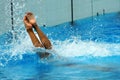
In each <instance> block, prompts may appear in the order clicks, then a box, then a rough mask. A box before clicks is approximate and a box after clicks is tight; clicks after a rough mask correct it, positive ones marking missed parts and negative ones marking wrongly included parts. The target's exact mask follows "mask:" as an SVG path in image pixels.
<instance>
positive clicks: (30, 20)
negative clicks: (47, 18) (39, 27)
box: [26, 12, 36, 26]
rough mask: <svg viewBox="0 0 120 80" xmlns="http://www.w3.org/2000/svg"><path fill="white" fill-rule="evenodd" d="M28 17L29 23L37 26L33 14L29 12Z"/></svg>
mask: <svg viewBox="0 0 120 80" xmlns="http://www.w3.org/2000/svg"><path fill="white" fill-rule="evenodd" d="M26 15H27V19H28V21H29V23H30V24H31V25H32V26H33V25H34V24H36V19H35V17H34V15H33V13H31V12H28V13H26Z"/></svg>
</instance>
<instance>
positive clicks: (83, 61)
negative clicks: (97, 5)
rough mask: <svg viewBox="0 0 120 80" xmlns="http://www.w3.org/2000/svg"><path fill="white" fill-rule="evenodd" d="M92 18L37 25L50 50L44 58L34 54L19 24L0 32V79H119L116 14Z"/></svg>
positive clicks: (119, 38) (119, 34)
mask: <svg viewBox="0 0 120 80" xmlns="http://www.w3.org/2000/svg"><path fill="white" fill-rule="evenodd" d="M93 18H94V19H93ZM93 18H92V17H89V18H86V19H82V20H76V21H75V22H74V26H71V25H70V23H69V22H68V23H63V24H60V25H56V26H52V27H40V28H41V29H42V30H43V32H45V34H47V36H48V37H49V39H50V40H51V42H52V44H53V49H54V50H53V51H52V53H53V54H54V55H52V56H51V57H48V58H45V59H40V58H39V57H38V55H37V54H36V53H35V51H34V47H33V45H32V43H31V41H30V38H29V36H28V34H27V33H26V31H25V30H24V27H23V26H22V27H20V28H19V29H17V30H16V32H15V33H14V32H13V31H9V32H7V33H4V34H2V35H0V79H1V80H119V79H120V75H119V74H120V62H119V61H120V14H119V13H110V14H105V15H100V16H94V17H93ZM13 36H14V37H13Z"/></svg>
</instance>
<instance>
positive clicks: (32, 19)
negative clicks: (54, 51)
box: [27, 12, 52, 49]
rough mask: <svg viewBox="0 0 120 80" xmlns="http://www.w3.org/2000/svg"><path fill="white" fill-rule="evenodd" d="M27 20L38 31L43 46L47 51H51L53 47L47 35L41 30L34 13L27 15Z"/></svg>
mask: <svg viewBox="0 0 120 80" xmlns="http://www.w3.org/2000/svg"><path fill="white" fill-rule="evenodd" d="M27 19H28V21H29V23H31V25H32V26H33V27H34V29H35V30H36V32H37V33H38V36H39V38H40V40H41V42H42V44H43V46H44V47H45V48H46V49H51V48H52V45H51V42H50V41H49V39H48V38H47V37H46V35H45V34H44V33H43V32H42V31H41V30H40V29H39V27H38V25H37V23H36V20H35V17H34V15H33V14H32V13H30V12H29V13H27Z"/></svg>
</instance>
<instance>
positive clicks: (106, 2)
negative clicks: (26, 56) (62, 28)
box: [0, 0, 120, 34]
mask: <svg viewBox="0 0 120 80" xmlns="http://www.w3.org/2000/svg"><path fill="white" fill-rule="evenodd" d="M71 1H72V0H36V1H35V2H33V0H20V1H15V0H13V1H12V2H13V17H14V27H16V26H21V25H23V22H22V18H23V15H24V14H25V12H27V11H31V12H33V13H34V14H35V15H36V18H37V22H38V24H39V25H40V26H43V25H46V26H53V25H58V24H61V23H64V22H70V21H71ZM10 6H11V1H10V0H6V1H5V0H2V1H1V2H0V8H1V9H0V14H1V17H0V26H1V27H0V34H2V33H3V32H6V31H8V30H11V29H12V28H11V26H12V24H11V7H10ZM119 11H120V0H73V20H78V19H82V18H86V17H91V16H96V15H104V14H106V13H111V12H119ZM3 27H4V28H3Z"/></svg>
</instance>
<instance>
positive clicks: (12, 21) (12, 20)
mask: <svg viewBox="0 0 120 80" xmlns="http://www.w3.org/2000/svg"><path fill="white" fill-rule="evenodd" d="M11 24H12V30H14V19H13V0H11Z"/></svg>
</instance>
